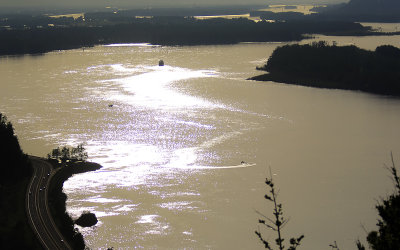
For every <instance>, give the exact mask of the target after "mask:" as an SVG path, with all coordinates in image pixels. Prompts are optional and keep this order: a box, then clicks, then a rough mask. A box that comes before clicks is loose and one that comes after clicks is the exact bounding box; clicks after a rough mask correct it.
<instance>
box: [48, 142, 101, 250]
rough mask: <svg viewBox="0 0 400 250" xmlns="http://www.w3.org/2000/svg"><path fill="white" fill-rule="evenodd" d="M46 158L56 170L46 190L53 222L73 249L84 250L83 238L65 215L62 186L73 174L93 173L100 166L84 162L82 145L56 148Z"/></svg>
mask: <svg viewBox="0 0 400 250" xmlns="http://www.w3.org/2000/svg"><path fill="white" fill-rule="evenodd" d="M48 157H49V159H48V160H49V161H50V162H51V164H52V165H53V167H54V168H55V169H57V172H56V173H55V174H54V175H53V177H52V179H51V181H50V186H49V189H48V192H49V196H48V197H49V198H48V199H49V200H48V204H49V209H50V212H51V214H52V217H53V219H54V222H55V223H56V226H57V228H58V229H59V230H60V232H61V233H62V235H63V236H64V237H65V239H66V240H67V241H68V243H69V244H70V245H71V247H72V248H73V249H85V241H84V239H83V236H82V234H81V233H80V232H79V231H78V230H77V229H75V222H74V221H73V220H72V218H71V217H70V215H69V214H68V213H67V208H66V201H67V195H66V194H65V193H64V192H63V184H64V182H65V181H66V180H68V178H70V177H71V176H73V175H74V174H78V173H84V172H88V171H95V170H98V169H100V168H101V166H100V165H99V164H97V163H92V162H86V159H87V153H86V151H85V149H84V147H83V146H82V144H80V145H78V146H77V147H75V148H71V149H70V148H68V147H62V148H61V149H60V148H59V147H58V148H56V149H53V150H52V152H51V153H50V154H49V155H48Z"/></svg>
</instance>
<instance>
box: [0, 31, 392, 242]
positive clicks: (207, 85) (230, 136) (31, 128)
mask: <svg viewBox="0 0 400 250" xmlns="http://www.w3.org/2000/svg"><path fill="white" fill-rule="evenodd" d="M319 39H323V40H329V41H337V42H338V44H339V45H344V44H350V43H355V44H356V45H359V46H361V47H363V48H368V49H375V47H376V46H377V45H379V44H388V43H390V44H393V45H396V46H399V42H398V41H400V40H399V36H397V37H379V38H376V37H369V38H364V37H363V38H354V37H319V38H316V40H319ZM306 42H309V41H306ZM279 45H282V44H279V43H261V44H239V45H224V46H193V47H161V46H149V45H144V44H141V45H132V44H131V45H128V44H125V45H111V46H98V47H94V48H87V49H85V50H84V51H83V50H70V51H60V52H52V53H48V54H45V55H43V56H25V57H8V58H7V57H5V58H0V75H1V79H0V91H1V95H0V112H2V113H4V114H6V115H7V116H8V118H9V120H11V121H12V122H13V124H14V127H15V129H16V132H17V134H18V137H19V139H20V142H21V145H22V147H23V149H24V151H25V152H27V153H30V154H35V155H40V156H45V155H46V154H47V153H48V152H50V150H51V149H52V148H54V147H57V146H58V145H65V144H67V145H72V146H75V145H77V144H78V143H80V142H84V143H85V145H86V148H87V150H88V153H89V156H90V160H91V161H95V162H98V163H100V164H102V165H103V166H104V167H103V168H102V169H101V170H99V171H96V172H91V173H85V174H80V175H76V176H74V177H72V178H70V179H69V180H68V181H67V182H66V183H65V184H64V190H65V192H66V193H67V195H68V211H69V213H71V215H72V216H73V217H74V218H77V217H78V216H79V215H80V213H82V212H83V211H85V210H89V211H92V212H94V213H96V215H97V217H98V218H99V223H98V224H97V225H96V226H95V227H93V228H86V229H82V228H80V230H81V232H82V233H83V234H84V236H85V241H86V242H87V245H88V246H89V247H90V248H93V249H97V248H106V247H111V246H112V247H114V248H134V247H137V248H144V249H149V248H153V249H183V248H189V249H261V248H262V245H261V244H260V243H259V241H258V239H257V238H256V236H255V234H254V230H256V229H257V228H258V223H257V221H258V218H259V215H257V214H256V212H255V210H258V211H260V212H262V213H265V214H268V215H269V214H271V211H272V207H271V206H269V205H270V204H268V203H266V202H264V199H263V195H264V194H265V192H266V188H265V184H264V180H265V177H266V176H267V175H268V173H269V167H271V168H272V172H273V173H274V178H275V181H276V184H277V185H278V186H279V188H280V190H281V191H280V197H279V198H280V200H281V201H282V202H283V204H284V212H285V214H286V215H287V216H288V217H290V218H291V219H290V222H289V224H288V225H287V227H286V228H285V231H284V235H285V237H287V238H289V237H291V236H298V235H300V234H305V236H306V238H305V239H304V243H303V248H304V249H330V248H329V244H331V243H333V242H334V241H337V242H338V244H339V246H340V248H343V249H355V245H354V242H355V240H357V239H358V238H360V239H364V238H365V236H366V234H365V232H364V230H363V228H362V226H361V225H364V227H365V228H366V229H367V230H372V229H374V228H375V227H374V225H375V223H376V218H377V213H376V211H375V210H374V205H375V203H376V199H378V198H379V197H380V196H385V195H386V194H389V193H390V192H391V190H392V183H391V181H390V179H389V177H388V176H389V173H388V172H387V171H386V170H385V169H384V167H383V164H384V163H386V164H389V163H390V152H391V151H393V153H394V156H395V159H396V160H397V161H400V133H399V131H398V129H399V127H400V100H399V99H397V98H390V97H385V96H377V95H371V94H366V93H361V92H356V91H342V90H327V89H316V88H308V87H299V86H293V85H285V84H277V83H273V82H253V81H246V80H245V79H246V78H248V77H251V76H254V75H257V74H259V72H256V71H255V70H254V68H255V67H256V66H258V65H261V64H262V63H264V62H265V61H266V59H267V58H268V56H269V55H270V54H271V53H272V51H273V49H274V48H276V47H277V46H279ZM159 59H164V61H165V63H166V66H164V67H159V66H157V65H158V60H159ZM109 104H113V107H109ZM241 161H246V163H247V164H240V163H241ZM264 234H265V236H266V237H267V238H268V239H270V240H271V241H273V240H274V235H273V234H272V233H271V232H268V231H265V232H264ZM268 235H270V236H269V237H268Z"/></svg>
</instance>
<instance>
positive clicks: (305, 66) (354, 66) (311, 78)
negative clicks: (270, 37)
mask: <svg viewBox="0 0 400 250" xmlns="http://www.w3.org/2000/svg"><path fill="white" fill-rule="evenodd" d="M258 69H260V70H264V71H268V72H269V74H268V75H264V76H261V77H260V78H259V80H273V81H278V82H286V83H293V84H299V85H306V86H313V87H322V88H338V89H351V90H363V91H367V92H371V93H378V94H387V95H394V96H399V95H400V49H399V48H396V47H393V46H390V45H383V46H379V47H377V48H376V50H375V51H368V50H364V49H360V48H358V47H356V46H353V45H352V46H343V47H339V46H336V45H328V44H327V43H326V42H324V41H320V42H314V43H312V44H307V45H299V44H295V45H285V46H282V47H278V48H276V49H275V51H274V52H273V53H272V55H271V56H270V58H269V59H268V62H267V63H266V64H265V65H264V66H263V67H260V68H258ZM255 80H258V79H257V78H256V79H255Z"/></svg>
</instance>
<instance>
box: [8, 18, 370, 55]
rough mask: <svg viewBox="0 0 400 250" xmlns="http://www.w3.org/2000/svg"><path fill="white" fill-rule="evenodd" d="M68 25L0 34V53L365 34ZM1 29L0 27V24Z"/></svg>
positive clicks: (307, 27) (312, 25) (142, 23)
mask: <svg viewBox="0 0 400 250" xmlns="http://www.w3.org/2000/svg"><path fill="white" fill-rule="evenodd" d="M93 16H94V17H93V18H92V19H89V18H88V20H86V19H85V21H81V22H80V23H76V22H78V21H75V22H74V23H72V24H70V25H53V26H48V25H46V26H43V25H41V26H34V27H25V28H21V27H19V26H17V28H8V29H2V30H0V55H18V54H40V53H45V52H49V51H53V50H64V49H73V48H80V47H90V46H94V45H99V44H112V43H151V44H157V45H208V44H235V43H240V42H272V41H299V40H301V39H303V38H305V37H308V36H307V35H306V34H315V33H318V34H326V35H329V34H331V35H368V34H372V31H371V30H370V29H369V28H367V27H363V26H362V25H361V24H358V23H352V22H341V21H318V22H315V21H306V20H303V21H297V20H296V21H285V22H275V23H270V22H266V21H261V22H255V21H252V20H249V19H247V18H236V19H225V18H215V19H204V20H200V19H196V18H194V17H149V18H136V17H129V18H128V17H126V19H128V20H129V21H125V22H122V23H120V22H114V21H108V22H105V21H104V20H101V19H95V15H93ZM0 26H1V25H0Z"/></svg>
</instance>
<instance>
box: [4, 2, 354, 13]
mask: <svg viewBox="0 0 400 250" xmlns="http://www.w3.org/2000/svg"><path fill="white" fill-rule="evenodd" d="M342 2H347V1H346V0H295V1H290V0H282V1H277V0H274V1H265V0H249V1H246V2H245V3H244V2H243V1H242V0H217V1H215V0H203V1H201V2H199V1H195V0H186V1H184V0H172V1H168V2H167V1H162V0H83V1H82V0H70V1H65V0H36V1H34V2H33V1H30V0H1V1H0V8H1V9H3V11H5V10H7V9H13V10H18V9H21V10H26V9H33V10H40V9H42V10H45V9H90V8H105V7H115V8H128V9H134V8H180V7H186V8H187V7H189V8H190V7H205V6H238V5H243V6H249V5H270V4H337V3H342Z"/></svg>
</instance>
